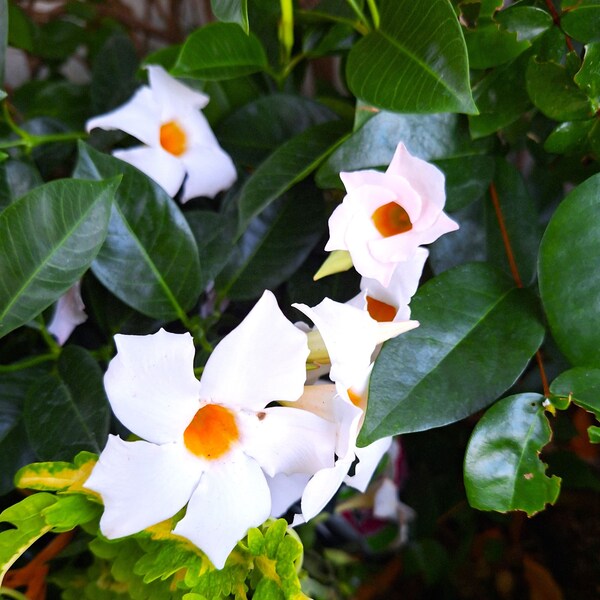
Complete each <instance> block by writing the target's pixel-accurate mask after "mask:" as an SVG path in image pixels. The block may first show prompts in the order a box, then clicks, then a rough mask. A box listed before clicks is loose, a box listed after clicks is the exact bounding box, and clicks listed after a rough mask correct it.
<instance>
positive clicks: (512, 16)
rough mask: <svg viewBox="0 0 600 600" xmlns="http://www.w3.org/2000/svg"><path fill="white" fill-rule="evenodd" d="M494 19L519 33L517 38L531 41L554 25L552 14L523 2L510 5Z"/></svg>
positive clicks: (509, 29) (507, 28)
mask: <svg viewBox="0 0 600 600" xmlns="http://www.w3.org/2000/svg"><path fill="white" fill-rule="evenodd" d="M494 20H495V21H496V22H497V23H500V25H501V26H502V27H504V28H505V29H506V30H508V31H512V32H514V33H516V34H517V40H519V41H520V40H527V41H531V40H534V39H535V38H537V37H538V36H539V35H541V34H542V33H544V31H546V30H548V29H550V27H552V16H551V15H550V14H549V13H548V12H546V11H545V10H543V9H542V8H537V7H536V6H526V5H524V4H523V3H518V4H514V5H512V6H508V7H507V8H505V9H504V10H501V11H498V12H497V13H496V14H495V15H494Z"/></svg>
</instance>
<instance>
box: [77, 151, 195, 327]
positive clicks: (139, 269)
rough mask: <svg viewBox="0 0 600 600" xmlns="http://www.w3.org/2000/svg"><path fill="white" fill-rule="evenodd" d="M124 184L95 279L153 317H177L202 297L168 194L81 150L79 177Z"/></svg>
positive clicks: (191, 248)
mask: <svg viewBox="0 0 600 600" xmlns="http://www.w3.org/2000/svg"><path fill="white" fill-rule="evenodd" d="M114 173H122V174H123V181H122V184H121V186H120V188H119V190H118V192H117V197H116V202H115V204H114V207H113V211H112V214H111V218H110V223H109V226H108V235H107V238H106V242H105V244H104V246H103V247H102V250H101V251H100V253H99V254H98V257H97V258H96V260H95V261H94V264H93V265H92V271H93V272H94V275H96V277H98V279H99V280H100V281H101V282H102V284H103V285H104V286H106V287H107V288H108V289H109V290H110V291H111V292H112V293H113V294H115V296H117V297H118V298H119V299H121V300H122V301H123V302H125V303H126V304H129V305H130V306H132V307H133V308H135V309H137V310H139V311H140V312H141V313H143V314H145V315H148V316H151V317H154V318H157V319H169V320H170V319H177V318H180V317H181V316H182V315H183V311H185V310H187V309H189V308H191V307H192V306H193V305H194V304H195V302H196V301H197V299H198V296H199V295H200V291H201V288H200V283H201V282H200V264H199V260H198V249H197V247H196V243H195V240H194V237H193V235H192V232H191V231H190V228H189V226H188V224H187V222H186V220H185V218H184V217H183V215H182V214H181V211H180V210H179V209H178V208H177V205H176V204H175V202H174V201H173V200H172V199H171V198H170V197H169V196H168V195H167V193H166V192H165V191H164V190H163V189H162V188H161V187H160V186H159V185H158V184H156V183H154V182H153V181H152V180H151V179H149V178H148V177H146V176H145V175H144V174H143V173H141V172H140V171H138V170H137V169H135V168H134V167H132V166H131V165H128V164H126V163H124V162H122V161H120V160H118V159H116V158H113V157H112V156H107V155H105V154H101V153H100V152H97V151H96V150H93V149H92V148H91V147H89V146H86V145H85V144H81V145H80V146H79V161H78V163H77V167H76V169H75V174H76V176H78V177H86V178H90V179H101V178H103V177H108V176H110V175H112V174H114Z"/></svg>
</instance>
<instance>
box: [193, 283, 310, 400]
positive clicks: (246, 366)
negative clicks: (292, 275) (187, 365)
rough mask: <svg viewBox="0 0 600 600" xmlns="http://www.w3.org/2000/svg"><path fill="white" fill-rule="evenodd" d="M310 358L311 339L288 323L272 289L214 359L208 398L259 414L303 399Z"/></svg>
mask: <svg viewBox="0 0 600 600" xmlns="http://www.w3.org/2000/svg"><path fill="white" fill-rule="evenodd" d="M308 353H309V351H308V344H307V342H306V334H304V333H302V331H300V330H299V329H297V328H296V327H294V325H292V324H291V323H290V322H289V321H288V320H287V319H286V318H285V316H284V314H283V313H282V312H281V310H280V308H279V306H278V305H277V300H276V299H275V296H274V295H273V294H272V292H269V291H268V290H267V291H265V292H264V294H263V295H262V297H261V298H260V300H259V301H258V302H257V303H256V305H255V306H254V308H253V309H252V310H251V311H250V312H249V313H248V315H247V316H246V318H245V319H244V320H243V321H242V323H241V324H240V325H238V326H237V327H236V328H235V329H234V330H233V331H232V332H231V333H230V334H228V335H227V336H226V337H225V338H224V339H223V340H222V341H221V343H220V344H219V345H218V346H217V347H216V348H215V350H214V352H213V353H212V354H211V355H210V358H209V359H208V362H207V363H206V367H205V368H204V373H203V374H202V384H201V386H202V397H203V398H211V399H212V401H213V402H226V403H227V404H228V405H229V406H238V407H244V408H252V409H254V410H261V409H263V408H264V407H265V406H266V405H267V404H268V403H269V402H274V401H278V400H288V401H292V400H297V399H298V398H299V397H300V396H301V395H302V392H303V390H304V380H305V378H306V367H305V364H306V359H307V357H308Z"/></svg>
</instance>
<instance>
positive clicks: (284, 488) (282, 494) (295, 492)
mask: <svg viewBox="0 0 600 600" xmlns="http://www.w3.org/2000/svg"><path fill="white" fill-rule="evenodd" d="M310 477H311V476H310V475H307V474H306V473H295V474H294V475H285V474H284V473H277V475H275V477H269V476H268V475H267V483H268V485H269V489H270V490H271V516H272V517H273V518H274V519H278V518H279V517H281V516H282V515H283V514H284V513H285V512H286V511H287V510H288V508H289V507H290V506H291V505H292V504H294V502H297V501H298V500H300V498H301V497H302V492H303V491H304V488H305V487H306V484H307V483H308V481H309V479H310Z"/></svg>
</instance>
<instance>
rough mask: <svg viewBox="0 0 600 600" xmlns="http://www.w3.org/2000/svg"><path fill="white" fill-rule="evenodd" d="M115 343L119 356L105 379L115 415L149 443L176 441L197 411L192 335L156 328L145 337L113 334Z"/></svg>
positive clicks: (197, 396) (197, 384) (197, 393)
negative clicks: (156, 330)
mask: <svg viewBox="0 0 600 600" xmlns="http://www.w3.org/2000/svg"><path fill="white" fill-rule="evenodd" d="M115 343H116V345H117V350H118V352H117V355H116V356H115V357H114V358H113V359H112V361H111V362H110V364H109V366H108V369H107V371H106V375H105V376H104V386H105V388H106V393H107V394H108V398H109V400H110V404H111V406H112V409H113V411H114V413H115V415H116V416H117V418H118V419H119V421H121V423H123V425H125V427H127V428H128V429H129V430H130V431H132V432H133V433H135V434H136V435H138V436H139V437H142V438H144V439H145V440H147V441H149V442H154V443H155V444H164V443H167V442H176V441H179V440H180V439H181V436H182V434H183V431H184V429H185V428H186V427H187V425H188V424H189V423H190V421H191V420H192V418H193V416H194V415H195V414H196V411H197V410H198V409H199V408H200V403H199V398H200V382H199V381H198V380H197V379H196V378H195V377H194V353H195V350H194V343H193V341H192V336H191V335H190V334H189V333H188V334H174V333H168V332H167V331H165V330H164V329H161V330H160V331H158V333H155V334H154V335H150V336H145V335H144V336H142V335H140V336H135V335H116V336H115Z"/></svg>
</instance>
